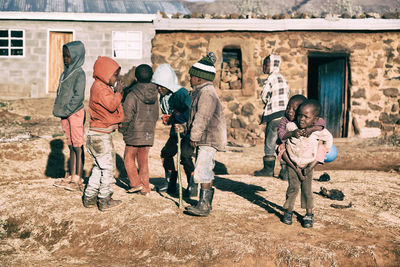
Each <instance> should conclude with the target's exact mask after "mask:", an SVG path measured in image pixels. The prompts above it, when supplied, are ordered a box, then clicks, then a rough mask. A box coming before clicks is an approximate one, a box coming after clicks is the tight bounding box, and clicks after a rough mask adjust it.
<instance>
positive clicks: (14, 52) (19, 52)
mask: <svg viewBox="0 0 400 267" xmlns="http://www.w3.org/2000/svg"><path fill="white" fill-rule="evenodd" d="M22 54H23V50H22V49H11V55H13V56H22Z"/></svg>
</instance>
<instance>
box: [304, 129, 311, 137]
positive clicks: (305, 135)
mask: <svg viewBox="0 0 400 267" xmlns="http://www.w3.org/2000/svg"><path fill="white" fill-rule="evenodd" d="M312 132H313V131H312V129H311V128H305V129H303V131H302V135H301V136H304V137H310V135H311V134H312Z"/></svg>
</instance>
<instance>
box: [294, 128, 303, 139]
mask: <svg viewBox="0 0 400 267" xmlns="http://www.w3.org/2000/svg"><path fill="white" fill-rule="evenodd" d="M293 135H294V137H296V138H300V136H302V130H300V129H296V130H294V131H293Z"/></svg>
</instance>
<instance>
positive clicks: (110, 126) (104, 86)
mask: <svg viewBox="0 0 400 267" xmlns="http://www.w3.org/2000/svg"><path fill="white" fill-rule="evenodd" d="M119 68H120V66H119V65H118V63H117V62H115V61H114V60H113V59H111V58H109V57H101V56H99V57H98V58H97V60H96V62H95V63H94V67H93V78H94V79H95V81H94V83H93V85H92V87H91V88H90V99H89V113H90V124H89V129H90V130H92V131H96V132H103V133H111V132H112V131H114V130H115V129H116V128H117V126H118V123H120V122H122V121H123V120H124V112H123V110H122V105H121V100H122V94H121V93H115V92H114V90H113V89H112V88H111V86H109V85H108V83H109V82H110V78H111V77H112V75H113V74H114V73H115V71H116V70H117V69H119Z"/></svg>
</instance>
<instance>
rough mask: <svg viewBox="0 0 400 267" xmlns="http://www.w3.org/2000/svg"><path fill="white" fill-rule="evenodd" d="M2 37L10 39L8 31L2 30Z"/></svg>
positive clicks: (0, 31) (0, 33)
mask: <svg viewBox="0 0 400 267" xmlns="http://www.w3.org/2000/svg"><path fill="white" fill-rule="evenodd" d="M0 37H8V30H0Z"/></svg>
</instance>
